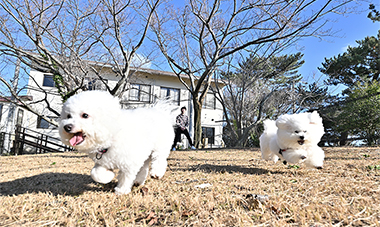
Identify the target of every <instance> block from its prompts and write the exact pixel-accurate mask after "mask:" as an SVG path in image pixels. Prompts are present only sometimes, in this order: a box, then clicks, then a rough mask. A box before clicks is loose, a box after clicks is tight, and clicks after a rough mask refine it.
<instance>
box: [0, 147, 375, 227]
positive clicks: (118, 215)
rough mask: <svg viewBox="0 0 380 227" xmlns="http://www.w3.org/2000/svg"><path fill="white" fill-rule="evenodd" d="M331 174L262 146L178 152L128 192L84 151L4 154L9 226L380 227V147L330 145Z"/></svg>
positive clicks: (3, 212)
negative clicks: (95, 169)
mask: <svg viewBox="0 0 380 227" xmlns="http://www.w3.org/2000/svg"><path fill="white" fill-rule="evenodd" d="M324 150H325V152H326V159H325V164H324V169H322V170H315V169H307V168H305V166H303V165H302V164H301V165H299V166H289V165H284V164H283V163H280V162H278V163H276V164H274V163H270V162H266V161H263V160H261V158H260V152H259V149H245V150H237V149H222V150H198V151H175V152H172V154H171V155H170V157H169V160H168V163H169V164H168V168H167V172H166V174H165V176H164V177H163V179H161V180H155V179H148V180H147V182H146V183H145V185H144V186H140V187H134V188H133V189H132V192H131V193H130V194H128V195H123V196H117V195H115V194H114V192H113V188H114V187H115V186H116V179H114V181H113V182H111V183H110V184H107V185H102V184H98V183H95V182H94V181H93V180H92V179H91V177H90V175H89V173H90V170H91V168H92V166H93V162H92V160H90V159H89V158H87V157H86V156H85V155H84V154H82V153H74V152H68V153H48V154H38V155H24V156H1V157H0V226H380V148H352V147H347V148H324Z"/></svg>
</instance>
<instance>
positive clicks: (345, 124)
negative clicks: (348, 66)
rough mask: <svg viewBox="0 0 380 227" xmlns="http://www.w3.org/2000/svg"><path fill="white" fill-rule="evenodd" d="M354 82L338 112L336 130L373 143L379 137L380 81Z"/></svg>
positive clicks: (369, 143)
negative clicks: (354, 84) (345, 102)
mask: <svg viewBox="0 0 380 227" xmlns="http://www.w3.org/2000/svg"><path fill="white" fill-rule="evenodd" d="M356 84H357V86H356V87H353V88H351V90H350V92H349V93H348V97H347V98H346V101H347V104H346V105H344V106H343V108H342V110H341V113H340V114H339V125H338V127H337V130H338V131H347V132H349V133H350V134H352V135H355V136H358V137H360V138H366V142H367V144H368V145H374V144H376V141H377V139H378V138H380V95H379V94H380V83H379V82H378V81H373V82H372V83H370V82H365V83H359V82H357V83H356ZM362 97H366V98H362Z"/></svg>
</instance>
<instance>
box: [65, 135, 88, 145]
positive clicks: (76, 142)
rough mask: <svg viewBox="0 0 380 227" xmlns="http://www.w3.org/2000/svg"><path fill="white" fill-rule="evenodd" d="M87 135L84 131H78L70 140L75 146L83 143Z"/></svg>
mask: <svg viewBox="0 0 380 227" xmlns="http://www.w3.org/2000/svg"><path fill="white" fill-rule="evenodd" d="M85 137H86V136H85V135H84V134H83V132H77V133H74V135H73V137H72V138H71V139H70V141H69V142H70V144H71V146H73V147H74V146H77V145H79V144H81V143H83V141H84V138H85Z"/></svg>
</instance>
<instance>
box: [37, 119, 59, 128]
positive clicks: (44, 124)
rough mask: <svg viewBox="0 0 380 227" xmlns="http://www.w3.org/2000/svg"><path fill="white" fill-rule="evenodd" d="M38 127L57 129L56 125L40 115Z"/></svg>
mask: <svg viewBox="0 0 380 227" xmlns="http://www.w3.org/2000/svg"><path fill="white" fill-rule="evenodd" d="M48 118H49V119H55V120H57V118H56V117H48ZM37 128H42V129H49V128H50V129H57V127H56V126H55V125H52V124H50V123H49V122H47V121H46V120H45V119H42V117H38V119H37Z"/></svg>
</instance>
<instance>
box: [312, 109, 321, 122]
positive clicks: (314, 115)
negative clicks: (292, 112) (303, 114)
mask: <svg viewBox="0 0 380 227" xmlns="http://www.w3.org/2000/svg"><path fill="white" fill-rule="evenodd" d="M309 119H310V124H315V125H320V124H322V118H321V117H320V116H319V114H318V112H317V111H316V110H314V111H313V112H312V113H310V114H309Z"/></svg>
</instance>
